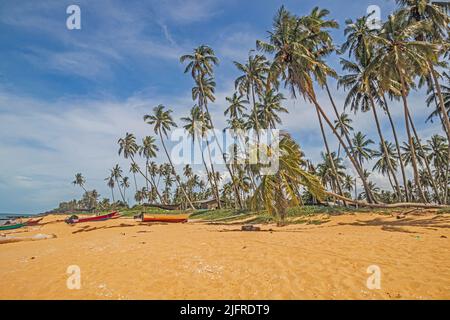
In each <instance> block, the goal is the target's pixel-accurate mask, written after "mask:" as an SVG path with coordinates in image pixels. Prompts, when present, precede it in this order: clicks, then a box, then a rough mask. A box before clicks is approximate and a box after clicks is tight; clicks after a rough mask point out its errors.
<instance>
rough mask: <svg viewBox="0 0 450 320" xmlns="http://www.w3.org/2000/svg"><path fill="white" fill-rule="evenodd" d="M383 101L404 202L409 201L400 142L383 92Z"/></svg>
mask: <svg viewBox="0 0 450 320" xmlns="http://www.w3.org/2000/svg"><path fill="white" fill-rule="evenodd" d="M383 101H384V105H385V106H386V109H385V111H386V114H387V116H388V118H389V123H390V124H391V129H392V134H393V136H394V141H395V147H396V149H397V156H398V161H399V163H400V169H401V171H402V179H403V187H404V188H405V197H406V202H409V201H411V199H410V198H409V190H408V180H407V179H406V173H405V165H404V163H403V159H402V152H401V149H400V143H399V142H398V137H397V130H395V125H394V121H393V120H392V116H391V112H390V111H389V106H388V104H387V101H386V96H385V95H384V94H383ZM402 198H403V197H402Z"/></svg>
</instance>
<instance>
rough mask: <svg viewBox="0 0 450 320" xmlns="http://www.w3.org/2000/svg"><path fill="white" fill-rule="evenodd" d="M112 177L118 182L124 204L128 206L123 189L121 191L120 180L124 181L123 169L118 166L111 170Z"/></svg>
mask: <svg viewBox="0 0 450 320" xmlns="http://www.w3.org/2000/svg"><path fill="white" fill-rule="evenodd" d="M111 177H112V178H113V179H114V181H115V182H116V185H117V188H118V189H119V193H120V196H121V197H122V200H123V203H124V204H126V201H125V195H124V194H123V193H122V189H120V184H119V178H120V179H122V169H121V168H120V167H119V165H118V164H116V165H115V166H114V167H113V168H112V170H111Z"/></svg>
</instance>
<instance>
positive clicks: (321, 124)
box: [316, 108, 347, 206]
mask: <svg viewBox="0 0 450 320" xmlns="http://www.w3.org/2000/svg"><path fill="white" fill-rule="evenodd" d="M316 113H317V118H318V120H319V125H320V132H321V133H322V139H323V143H324V144H325V150H326V152H327V157H328V160H329V161H330V165H331V170H332V171H333V175H334V179H333V180H334V181H333V180H331V181H332V182H333V183H332V185H335V186H336V187H337V190H338V192H339V194H340V195H341V196H343V195H344V194H343V193H342V188H341V184H340V183H339V176H338V174H337V170H336V166H335V165H334V160H333V157H332V156H331V153H330V148H329V146H328V141H327V137H326V135H325V130H324V128H323V123H322V117H321V116H320V113H319V110H318V109H317V108H316ZM344 205H345V206H347V203H345V202H344Z"/></svg>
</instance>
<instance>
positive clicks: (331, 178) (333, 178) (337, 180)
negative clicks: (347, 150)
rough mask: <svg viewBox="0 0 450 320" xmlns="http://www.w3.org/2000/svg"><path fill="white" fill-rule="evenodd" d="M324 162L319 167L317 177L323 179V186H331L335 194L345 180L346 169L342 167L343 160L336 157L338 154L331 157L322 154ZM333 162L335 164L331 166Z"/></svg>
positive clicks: (334, 153) (333, 153)
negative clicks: (338, 186)
mask: <svg viewBox="0 0 450 320" xmlns="http://www.w3.org/2000/svg"><path fill="white" fill-rule="evenodd" d="M321 156H322V162H321V163H319V164H318V165H317V168H316V169H317V176H319V177H320V178H321V181H322V184H323V185H324V186H326V185H327V184H328V185H329V186H330V188H331V190H333V192H336V187H337V185H338V184H339V185H340V184H342V182H343V180H344V178H345V175H346V174H345V171H344V170H345V167H344V166H343V165H342V159H341V158H338V157H337V156H336V152H332V153H331V154H330V156H328V155H325V154H323V153H321ZM331 162H333V164H331Z"/></svg>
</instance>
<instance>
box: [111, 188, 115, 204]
mask: <svg viewBox="0 0 450 320" xmlns="http://www.w3.org/2000/svg"><path fill="white" fill-rule="evenodd" d="M111 195H112V201H113V203H114V202H116V201H115V200H114V188H111Z"/></svg>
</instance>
